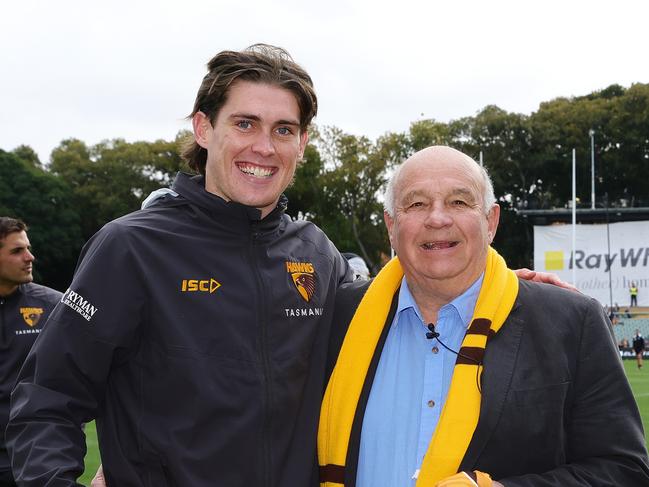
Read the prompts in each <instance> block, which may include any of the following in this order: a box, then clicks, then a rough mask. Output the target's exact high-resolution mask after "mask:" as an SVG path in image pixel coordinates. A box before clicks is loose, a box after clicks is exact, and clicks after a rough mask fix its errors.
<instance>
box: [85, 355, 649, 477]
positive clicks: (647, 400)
mask: <svg viewBox="0 0 649 487" xmlns="http://www.w3.org/2000/svg"><path fill="white" fill-rule="evenodd" d="M624 368H625V369H626V375H627V377H628V378H629V382H630V383H631V388H632V389H633V394H634V395H635V399H636V401H637V402H638V408H639V409H640V415H641V416H642V424H643V425H644V426H645V441H647V440H648V438H649V435H648V430H649V361H646V362H645V366H644V368H643V369H642V370H638V368H637V366H636V364H635V360H625V361H624ZM86 443H87V445H88V453H87V455H86V472H85V473H84V474H83V476H82V477H81V478H80V479H79V482H80V483H81V484H83V485H90V481H91V480H92V478H93V477H94V475H95V472H96V471H97V466H98V465H99V462H100V460H99V449H98V447H97V432H96V430H95V423H94V422H93V423H90V424H88V425H87V426H86ZM647 444H648V445H649V441H647Z"/></svg>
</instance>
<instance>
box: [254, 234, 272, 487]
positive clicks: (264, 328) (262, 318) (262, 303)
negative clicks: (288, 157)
mask: <svg viewBox="0 0 649 487" xmlns="http://www.w3.org/2000/svg"><path fill="white" fill-rule="evenodd" d="M258 238H259V232H258V231H257V230H255V229H254V226H253V231H252V242H251V252H250V253H251V256H252V259H251V260H252V263H253V268H254V273H255V278H256V280H257V291H258V295H259V309H258V313H259V314H258V317H259V326H260V328H261V330H260V331H261V333H260V334H259V340H260V344H259V350H260V355H261V364H262V371H263V388H264V393H263V400H262V403H263V428H262V441H261V444H262V461H263V474H264V475H263V477H264V485H265V486H266V487H270V486H271V485H272V469H271V459H270V426H271V414H270V410H271V405H272V390H271V370H270V358H269V354H268V320H267V316H268V310H267V309H266V307H267V305H266V295H265V289H264V282H263V280H262V278H261V274H260V272H259V265H258V260H257V240H258Z"/></svg>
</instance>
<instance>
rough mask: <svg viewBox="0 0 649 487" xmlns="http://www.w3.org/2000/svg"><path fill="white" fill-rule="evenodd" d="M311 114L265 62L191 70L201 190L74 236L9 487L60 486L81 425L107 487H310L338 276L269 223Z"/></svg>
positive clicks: (231, 58)
mask: <svg viewBox="0 0 649 487" xmlns="http://www.w3.org/2000/svg"><path fill="white" fill-rule="evenodd" d="M316 109H317V101H316V96H315V93H314V91H313V86H312V83H311V79H310V78H309V76H308V74H307V73H306V72H304V70H303V69H302V68H300V67H299V66H298V65H297V64H295V63H294V62H293V61H292V60H291V59H290V57H289V56H288V54H287V53H286V52H285V51H283V50H281V49H277V48H272V47H270V46H253V47H252V48H250V49H247V50H244V51H242V52H232V51H224V52H221V53H219V54H217V55H216V56H215V57H214V58H213V59H212V60H211V61H210V62H209V63H208V74H207V75H206V76H205V78H204V79H203V82H202V84H201V87H200V89H199V92H198V95H197V97H196V102H195V105H194V110H193V112H192V114H191V116H192V124H193V129H194V141H193V142H192V144H191V145H190V146H189V147H188V149H187V150H186V151H185V154H184V155H185V157H186V158H187V159H188V161H189V163H190V165H191V166H192V167H193V168H194V169H196V170H197V171H198V172H199V173H200V174H201V176H199V177H193V178H192V177H190V176H188V175H185V174H180V175H179V176H178V178H177V179H176V182H175V183H174V187H173V191H172V192H171V193H170V194H168V195H167V196H165V197H163V198H161V199H158V200H156V201H155V202H154V203H153V204H152V205H151V206H148V207H147V208H146V209H144V210H142V211H139V212H135V213H133V214H130V215H127V216H125V217H123V218H120V219H118V220H116V221H114V222H111V223H109V224H108V225H106V226H105V227H104V228H103V229H102V230H101V231H99V232H98V233H97V235H95V236H94V237H93V238H92V240H91V241H90V242H89V243H88V244H87V245H86V247H85V248H84V250H83V252H82V256H81V261H80V263H79V266H78V268H77V272H76V274H75V277H74V279H73V282H72V284H71V286H70V288H69V289H68V290H67V291H66V293H65V295H64V297H63V304H62V305H60V306H59V307H58V308H57V310H56V311H55V313H54V314H53V316H52V318H51V320H50V324H48V327H47V330H46V332H45V333H44V334H43V336H42V337H41V340H39V342H40V343H39V344H37V346H36V347H35V349H34V351H33V353H32V354H31V355H30V357H29V359H28V360H27V364H26V366H25V368H24V369H23V373H22V376H21V378H20V381H19V384H18V385H17V387H16V390H15V392H14V396H13V404H14V407H13V410H12V416H13V420H12V422H11V423H10V425H9V428H8V439H9V443H10V447H11V450H12V454H13V467H14V472H16V474H17V476H18V478H19V480H20V481H21V482H22V484H21V485H24V486H32V485H33V486H35V487H36V486H38V487H41V486H43V485H47V484H48V482H51V483H53V484H56V485H57V486H67V485H75V479H76V478H77V477H78V476H79V475H80V474H81V472H82V470H83V453H84V451H85V442H84V437H83V434H82V432H81V429H80V425H81V423H83V422H87V421H89V420H91V419H93V418H96V420H97V429H98V434H99V442H100V450H101V457H102V461H103V464H104V472H105V477H106V478H105V482H106V484H107V485H108V486H109V487H112V486H119V487H128V486H142V485H144V486H149V485H152V486H153V485H155V486H159V485H179V486H191V487H201V486H210V487H211V486H214V485H224V486H225V485H227V486H244V485H260V486H266V487H273V486H287V485H291V486H292V485H295V486H304V485H309V484H313V483H315V484H317V482H318V480H317V470H316V467H317V465H316V461H315V450H316V446H315V442H316V432H317V421H318V412H319V407H320V402H321V399H322V391H323V389H324V380H325V379H324V378H325V370H324V369H325V362H326V360H325V359H326V353H327V346H328V339H329V334H330V328H331V317H332V316H331V315H332V313H333V301H334V298H335V293H336V289H337V288H338V287H339V286H340V285H341V284H343V283H345V282H347V281H351V278H352V277H351V272H349V267H348V265H347V263H346V261H345V259H344V258H343V257H342V256H341V255H340V254H339V253H338V251H337V250H336V249H335V248H334V246H333V245H332V244H331V242H330V241H329V240H328V239H327V237H326V236H325V235H324V234H323V233H322V232H321V231H320V230H319V229H317V228H316V227H315V226H313V225H312V224H310V223H308V222H292V221H291V220H290V218H289V217H288V216H286V215H285V214H284V210H285V208H286V199H285V198H284V197H283V196H282V195H281V193H282V191H284V189H286V187H287V186H288V184H289V183H290V182H291V180H292V178H293V175H294V173H295V168H296V165H297V163H298V161H299V160H300V159H301V157H302V154H303V152H304V148H305V145H306V143H307V138H308V136H307V128H308V125H309V123H310V122H311V119H312V118H313V116H314V115H315V113H316ZM530 277H531V276H530Z"/></svg>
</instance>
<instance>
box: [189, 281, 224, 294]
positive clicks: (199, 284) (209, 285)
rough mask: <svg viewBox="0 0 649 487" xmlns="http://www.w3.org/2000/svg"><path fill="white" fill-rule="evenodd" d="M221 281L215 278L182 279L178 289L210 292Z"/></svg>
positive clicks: (219, 284) (190, 291)
mask: <svg viewBox="0 0 649 487" xmlns="http://www.w3.org/2000/svg"><path fill="white" fill-rule="evenodd" d="M220 287H221V283H220V282H219V281H217V280H216V279H211V278H210V279H183V282H182V284H181V286H180V290H181V291H182V292H184V293H194V292H204V293H210V294H212V293H213V292H214V291H216V290H217V289H218V288H220Z"/></svg>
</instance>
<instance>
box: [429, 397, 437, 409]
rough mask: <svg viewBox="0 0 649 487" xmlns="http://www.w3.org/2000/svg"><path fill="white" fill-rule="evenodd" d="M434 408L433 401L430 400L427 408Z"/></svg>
mask: <svg viewBox="0 0 649 487" xmlns="http://www.w3.org/2000/svg"><path fill="white" fill-rule="evenodd" d="M434 406H435V401H433V400H432V399H431V400H430V401H428V407H429V408H432V407H434Z"/></svg>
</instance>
